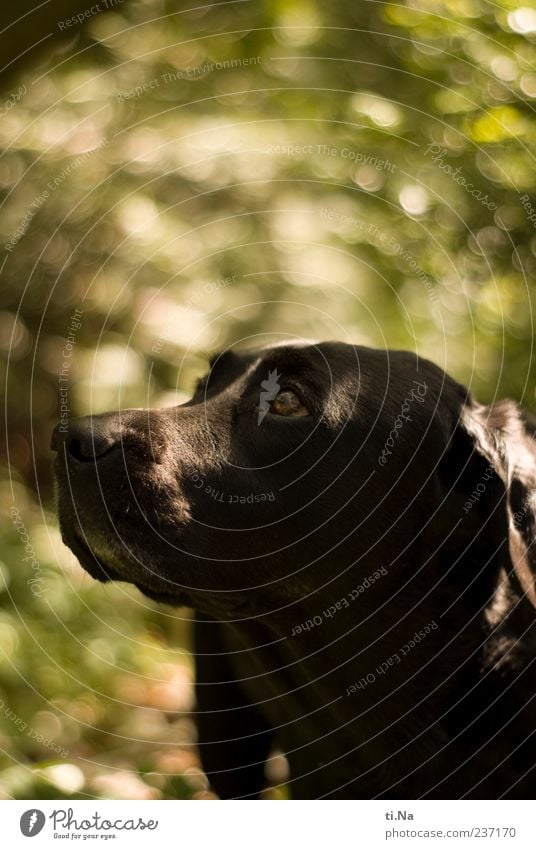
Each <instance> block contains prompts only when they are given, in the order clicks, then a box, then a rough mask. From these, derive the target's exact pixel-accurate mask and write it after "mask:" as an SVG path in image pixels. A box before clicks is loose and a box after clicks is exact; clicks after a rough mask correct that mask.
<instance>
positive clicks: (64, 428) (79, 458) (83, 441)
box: [50, 416, 118, 463]
mask: <svg viewBox="0 0 536 849" xmlns="http://www.w3.org/2000/svg"><path fill="white" fill-rule="evenodd" d="M117 443H118V440H117V439H116V438H115V437H114V436H113V435H112V434H111V433H110V431H109V429H108V428H107V426H106V423H105V422H104V421H99V419H98V418H94V417H92V416H86V417H84V418H81V419H73V420H72V421H71V422H69V424H68V425H64V424H62V423H60V424H59V425H57V426H56V427H55V428H54V431H53V433H52V439H51V441H50V447H51V449H52V451H58V452H59V451H64V452H65V453H66V454H67V455H68V457H69V459H72V460H75V461H76V462H77V463H89V462H95V461H97V460H100V458H101V457H104V455H105V454H108V452H109V451H110V450H111V449H112V448H113V447H114V445H116V444H117Z"/></svg>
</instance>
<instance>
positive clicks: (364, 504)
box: [52, 342, 536, 615]
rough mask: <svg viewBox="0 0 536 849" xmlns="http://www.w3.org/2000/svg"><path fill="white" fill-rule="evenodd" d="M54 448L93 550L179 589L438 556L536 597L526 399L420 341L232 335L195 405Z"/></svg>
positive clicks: (256, 593)
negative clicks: (466, 379) (467, 385)
mask: <svg viewBox="0 0 536 849" xmlns="http://www.w3.org/2000/svg"><path fill="white" fill-rule="evenodd" d="M52 447H53V449H54V450H55V451H56V452H57V456H56V461H55V462H56V475H57V482H58V504H59V515H60V525H61V530H62V535H63V538H64V540H65V542H66V544H67V545H68V546H69V547H70V548H71V549H72V550H73V552H74V553H75V555H76V556H77V557H78V559H79V560H80V562H81V564H82V566H83V567H84V568H85V569H86V570H87V571H88V572H89V573H90V574H91V575H93V576H94V577H95V578H97V579H99V580H102V581H106V580H123V581H129V582H131V583H134V584H135V585H136V586H138V587H139V589H140V590H142V591H143V592H144V593H145V594H147V595H148V596H150V597H152V598H155V599H158V600H161V601H167V602H169V603H170V604H189V605H193V606H197V607H199V608H200V609H204V610H206V611H207V612H209V613H216V614H218V615H226V614H227V613H229V612H231V613H235V612H236V611H237V610H239V609H241V606H243V605H247V604H250V605H251V607H252V608H254V607H255V605H260V604H261V600H262V604H268V605H269V606H270V605H271V606H273V605H284V604H286V603H287V602H292V600H293V599H296V598H303V597H304V596H305V595H307V594H308V593H313V592H314V591H315V589H317V588H318V587H320V586H321V585H324V584H325V583H326V582H329V581H336V580H339V579H341V576H343V575H350V576H351V578H352V582H353V583H354V584H355V583H357V577H358V576H359V575H361V574H363V575H366V574H369V573H370V571H373V570H374V569H375V568H377V567H378V565H379V564H380V565H383V566H385V568H386V569H388V570H389V571H390V574H392V575H397V576H399V577H398V578H397V580H400V581H402V580H406V579H407V577H408V570H415V571H416V572H417V571H418V572H419V573H422V574H426V575H428V576H429V580H430V581H434V580H436V578H437V576H435V575H434V574H433V569H432V568H431V567H427V564H428V563H429V562H433V563H434V564H435V565H434V567H433V568H434V569H435V568H436V567H437V564H440V567H439V568H440V569H441V570H442V577H441V580H450V578H445V577H444V575H445V574H447V573H448V574H449V575H451V577H452V581H454V583H456V585H457V584H458V583H459V582H461V583H462V584H464V583H465V584H466V585H467V586H471V585H472V584H473V583H474V582H476V583H475V586H478V587H479V588H480V589H479V592H484V593H485V592H487V591H491V588H492V582H493V581H496V579H497V576H498V574H499V571H500V570H501V569H504V570H506V572H507V573H508V574H512V575H513V576H514V581H515V584H516V587H517V589H518V590H519V592H520V593H521V594H523V595H526V596H527V597H528V598H529V599H530V601H531V602H532V603H534V604H535V605H536V596H535V595H534V579H533V574H534V554H533V553H532V550H531V548H530V546H531V543H532V540H533V538H534V501H533V495H534V485H535V457H534V442H533V440H532V439H531V437H530V435H529V433H528V430H527V427H526V425H525V423H524V420H523V418H522V415H521V413H520V412H519V411H518V409H517V407H516V406H515V405H514V404H512V403H510V402H507V403H505V404H501V405H497V406H495V407H491V408H485V407H481V406H480V405H478V404H477V403H476V402H475V401H473V399H472V398H471V397H470V395H469V393H468V392H467V390H466V389H464V388H463V387H462V386H460V385H459V384H458V383H456V382H455V381H454V380H452V379H451V378H449V377H448V376H447V375H446V374H445V373H444V372H443V371H442V370H441V369H439V368H437V367H436V366H434V365H433V364H432V363H430V362H428V361H426V360H422V359H420V358H418V357H417V356H416V355H414V354H411V353H407V352H403V351H383V350H373V349H369V348H364V347H359V346H352V345H347V344H342V343H337V342H327V343H320V344H301V345H281V346H272V347H267V348H263V349H258V350H247V351H242V352H238V353H235V352H232V351H229V352H226V353H224V354H221V355H218V356H216V357H214V358H213V360H212V361H211V367H210V371H209V373H208V374H207V375H206V376H205V377H204V378H203V379H202V380H200V381H199V383H198V385H197V388H196V390H195V392H194V395H193V397H192V399H191V400H190V401H189V402H188V403H186V404H183V405H181V406H178V407H174V408H167V409H160V410H157V409H148V410H123V411H118V412H114V413H107V414H103V415H97V416H92V417H86V418H81V419H73V420H72V421H71V422H70V423H69V424H68V425H66V426H63V425H59V426H58V427H57V428H56V430H55V432H54V435H53V442H52ZM482 486H484V489H482ZM469 505H470V506H469ZM468 563H471V564H473V565H471V566H470V569H471V570H473V572H472V573H471V572H468V571H467V569H468V567H467V564H468Z"/></svg>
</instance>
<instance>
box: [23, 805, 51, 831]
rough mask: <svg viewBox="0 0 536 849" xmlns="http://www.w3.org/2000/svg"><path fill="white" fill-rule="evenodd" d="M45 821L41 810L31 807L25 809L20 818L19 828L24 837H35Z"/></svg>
mask: <svg viewBox="0 0 536 849" xmlns="http://www.w3.org/2000/svg"><path fill="white" fill-rule="evenodd" d="M45 821H46V817H45V815H44V813H43V811H39V810H37V809H36V808H32V809H31V810H29V811H25V812H24V813H23V815H22V816H21V818H20V830H21V831H22V833H23V834H24V836H25V837H35V835H36V834H39V832H40V831H41V829H42V828H43V826H44V824H45Z"/></svg>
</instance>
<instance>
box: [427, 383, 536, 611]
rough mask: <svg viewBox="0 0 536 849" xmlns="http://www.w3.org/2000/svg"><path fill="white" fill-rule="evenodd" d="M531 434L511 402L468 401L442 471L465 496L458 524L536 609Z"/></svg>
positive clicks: (535, 451)
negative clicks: (496, 561)
mask: <svg viewBox="0 0 536 849" xmlns="http://www.w3.org/2000/svg"><path fill="white" fill-rule="evenodd" d="M533 433H534V428H532V432H531V426H530V424H529V421H528V418H527V416H526V415H525V414H524V413H523V412H522V411H521V410H520V408H519V407H518V406H517V404H515V403H514V402H512V401H502V402H500V403H498V404H494V405H492V406H489V407H486V406H483V405H481V404H478V403H477V402H476V401H474V400H473V399H472V398H471V397H470V396H469V397H468V398H467V399H466V403H465V404H464V406H463V408H462V413H461V416H460V419H459V421H458V426H457V428H456V432H455V433H454V435H453V438H452V443H451V448H450V449H449V450H448V451H447V452H446V455H445V456H444V458H443V461H442V465H443V469H444V471H445V463H446V464H448V471H447V474H448V476H449V477H450V478H451V481H452V482H453V483H454V481H453V476H454V475H456V473H458V477H457V479H456V482H455V483H454V486H455V487H456V489H458V492H459V493H460V494H461V495H462V498H463V497H464V496H465V503H464V504H463V506H462V509H461V516H462V520H461V521H462V523H463V522H466V520H467V518H468V517H469V522H468V523H467V525H466V526H467V528H468V529H469V528H470V529H471V530H470V533H472V534H477V535H478V536H480V535H482V534H483V540H484V541H485V545H486V548H487V552H486V554H487V555H488V556H489V557H490V558H492V557H494V553H495V552H497V553H498V559H502V561H503V562H502V563H501V564H500V565H502V566H503V567H504V568H505V569H506V571H507V573H508V575H509V578H510V580H511V582H512V584H513V586H514V588H515V589H516V590H517V592H518V593H519V594H521V595H522V596H525V597H526V599H527V600H528V601H530V603H531V604H532V606H533V607H534V608H535V609H536V515H535V508H536V440H535V439H534V436H533ZM453 451H454V453H455V454H456V455H457V456H456V462H455V463H453V462H452V460H453V456H452V454H453ZM460 461H461V463H462V464H463V465H462V469H461V470H460ZM506 542H507V545H506ZM481 544H482V540H481ZM495 559H497V558H495ZM508 560H509V562H508Z"/></svg>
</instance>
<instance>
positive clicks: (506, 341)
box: [0, 0, 536, 798]
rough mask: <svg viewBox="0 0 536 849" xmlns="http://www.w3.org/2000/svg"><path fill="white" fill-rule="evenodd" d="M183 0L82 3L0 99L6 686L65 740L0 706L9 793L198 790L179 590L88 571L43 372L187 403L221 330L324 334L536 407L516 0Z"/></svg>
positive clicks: (529, 100)
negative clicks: (105, 5) (138, 585)
mask: <svg viewBox="0 0 536 849" xmlns="http://www.w3.org/2000/svg"><path fill="white" fill-rule="evenodd" d="M177 7H178V4H176V3H172V2H169V3H164V2H163V0H144V2H137V0H131V2H125V3H123V4H121V5H120V6H118V7H117V9H116V11H113V12H108V13H107V14H106V15H100V16H99V15H95V16H93V17H92V18H90V19H89V20H88V21H87V23H86V24H85V25H84V29H83V31H82V28H81V27H77V26H75V27H73V28H72V35H73V42H72V44H71V48H70V50H69V52H68V53H65V52H64V53H62V54H61V55H59V56H58V57H56V58H54V59H52V60H51V61H50V62H49V63H48V67H47V68H45V69H38V68H34V69H32V68H29V69H28V70H27V73H26V75H25V76H24V78H21V79H20V84H21V86H25V93H23V94H22V95H21V96H20V97H19V98H18V99H17V100H16V103H15V105H14V106H13V108H9V109H8V110H6V109H4V111H3V112H2V120H1V121H0V146H1V148H2V154H1V156H0V192H1V196H2V208H3V215H2V218H1V220H0V244H1V245H3V250H2V253H3V255H4V260H5V263H4V266H3V268H2V274H1V276H2V286H1V288H0V345H1V346H2V348H3V350H4V352H5V355H6V357H5V364H4V365H3V368H4V369H5V376H6V387H7V401H8V420H7V425H8V438H9V443H8V450H9V453H8V464H9V466H8V471H6V473H5V478H6V483H5V484H4V489H3V490H2V500H3V506H5V508H6V510H7V511H9V510H10V509H11V505H12V503H14V504H15V506H16V508H17V509H18V510H19V511H20V514H21V516H22V519H23V522H24V525H25V527H26V529H27V531H28V535H29V539H30V540H31V543H32V545H33V546H34V548H35V552H36V557H37V560H38V561H39V564H40V569H41V571H42V587H43V589H42V593H41V594H35V593H33V592H32V590H31V586H34V587H35V586H36V585H35V584H33V585H31V584H29V583H28V581H29V580H30V579H31V578H32V577H34V578H35V569H32V566H31V565H30V563H29V562H24V561H23V560H22V557H23V556H24V545H23V544H22V543H21V538H20V531H17V530H16V529H15V528H13V527H8V528H7V530H6V533H5V535H4V536H3V539H2V542H3V547H2V559H3V564H4V565H3V566H2V575H3V576H4V585H3V592H2V600H3V605H2V613H0V644H1V646H2V653H1V654H0V699H2V700H3V701H4V703H5V705H6V706H7V707H8V708H9V710H10V711H12V712H13V713H14V715H15V716H16V717H18V718H20V719H21V723H19V726H22V724H23V723H26V724H27V726H28V728H32V729H35V732H36V734H41V736H43V737H46V738H50V739H51V740H53V741H54V743H55V744H57V745H58V746H59V747H60V748H61V749H62V751H66V752H67V755H66V757H65V758H62V757H61V755H60V756H59V757H56V758H55V760H54V761H53V762H52V759H51V752H52V750H51V748H50V746H47V745H43V744H40V743H39V742H37V740H36V739H35V737H32V736H30V734H29V732H28V730H26V731H21V730H20V727H17V725H16V720H14V719H12V718H9V716H7V715H6V714H5V708H4V709H3V710H2V711H0V742H1V746H2V749H3V750H4V752H5V755H4V758H5V768H4V769H3V770H0V791H1V792H2V793H4V794H5V795H14V796H16V797H18V798H28V797H32V796H43V797H45V796H47V795H50V794H52V795H54V794H59V795H61V794H62V793H63V794H64V795H65V797H73V796H75V795H76V794H77V793H80V794H81V795H84V794H88V793H89V794H93V795H99V794H100V795H103V796H108V795H114V794H116V793H117V794H119V795H121V794H123V795H127V796H129V795H130V796H136V795H138V796H139V797H143V795H144V794H146V795H151V794H152V795H154V796H156V797H160V796H163V797H166V796H179V797H183V796H188V795H191V794H192V793H195V792H202V789H203V784H202V780H201V779H200V778H199V774H198V772H197V769H198V764H197V761H196V759H195V756H194V754H193V753H192V751H191V743H192V740H193V731H192V726H191V722H190V719H189V717H188V710H189V709H190V706H191V705H190V703H189V701H188V700H189V698H191V693H190V691H189V689H188V686H187V683H188V680H189V677H188V676H190V677H191V661H190V659H189V657H188V655H187V653H185V651H184V650H183V649H182V648H181V647H182V646H187V629H186V626H185V624H184V622H183V621H182V619H181V617H182V616H183V612H182V611H162V610H160V611H157V610H154V609H151V608H148V607H147V605H145V604H142V603H141V602H140V597H139V596H138V595H137V593H136V592H135V591H131V590H128V589H125V588H124V587H106V588H103V587H101V586H98V585H94V584H93V583H92V582H91V581H90V579H89V578H86V577H84V576H82V575H81V573H80V570H79V569H78V567H77V566H76V564H75V562H74V560H73V559H72V558H71V557H70V555H69V554H68V553H67V552H66V551H65V549H64V548H63V547H62V546H61V543H60V541H59V539H58V533H57V530H56V528H55V520H54V517H53V510H52V503H51V476H50V471H49V469H50V465H49V464H50V455H49V453H48V439H49V433H50V430H51V428H52V426H53V424H54V422H55V421H56V420H57V418H58V415H59V386H60V384H59V380H58V377H59V375H60V374H61V373H62V370H64V372H65V376H66V378H67V385H68V399H67V404H68V408H69V413H70V414H72V415H77V414H81V413H85V412H88V411H89V410H91V411H93V412H98V411H101V410H105V409H109V408H112V407H116V406H118V405H121V406H147V405H148V404H155V405H157V404H162V403H173V402H177V400H179V401H180V400H182V399H183V398H185V397H186V394H187V393H188V391H189V390H190V389H191V387H192V384H193V381H194V378H195V377H196V376H197V375H198V374H199V373H200V372H201V370H202V369H203V367H204V364H205V361H206V356H207V353H208V352H209V351H211V350H213V349H217V348H221V347H225V346H227V345H232V344H237V343H238V344H242V345H252V344H256V343H263V342H266V341H270V340H279V339H287V338H294V337H296V336H298V337H302V336H304V337H323V338H328V337H330V338H341V339H346V340H351V341H355V342H360V343H363V344H371V345H376V346H388V347H407V348H411V349H416V350H418V351H419V352H420V353H421V354H422V355H423V356H426V357H429V358H431V359H434V360H435V361H436V362H438V363H439V364H440V365H442V366H443V367H445V368H446V369H447V370H448V371H449V372H450V373H452V374H453V375H454V376H456V377H457V378H458V379H459V380H461V381H462V382H465V383H467V384H469V385H470V386H471V388H472V389H473V390H474V391H475V393H476V394H477V395H478V396H479V397H480V398H482V400H491V399H492V398H493V397H494V396H496V395H497V396H503V395H511V396H512V397H515V398H517V399H518V400H520V401H522V402H523V403H524V404H525V405H526V406H528V407H534V406H535V398H534V391H533V387H534V376H535V375H534V366H533V362H532V357H531V353H532V341H533V328H532V321H533V310H532V298H533V291H532V287H533V283H532V281H533V278H534V273H535V270H536V230H535V227H536V197H535V195H534V188H535V182H536V177H535V173H536V171H535V168H534V150H535V142H536V120H535V116H534V106H533V104H534V98H535V97H536V69H535V67H534V43H535V40H536V24H535V21H534V18H535V13H534V11H533V10H531V9H530V8H528V7H523V8H518V7H517V6H516V5H515V3H514V2H511V0H501V1H500V2H498V3H494V4H491V3H486V2H483V0H444V2H440V0H437V2H434V3H430V2H428V0H415V2H412V3H411V4H378V3H359V4H355V3H352V2H350V0H337V2H334V3H331V4H327V5H325V4H321V3H318V2H317V3H315V2H312V0H285V2H283V0H277V2H258V3H257V2H244V3H229V4H227V3H225V4H221V5H219V6H214V7H210V6H206V7H202V8H197V9H194V10H192V11H189V12H188V11H186V12H183V11H178V9H177ZM77 38H80V40H79V41H77ZM21 91H22V89H21ZM6 97H7V96H6ZM0 106H1V104H0ZM75 310H79V311H81V313H79V315H80V321H79V322H78V324H76V323H73V318H72V316H73V314H75V313H74V311H75ZM69 346H70V347H69ZM8 476H9V477H10V478H11V479H13V480H14V481H15V490H14V491H15V500H14V502H13V501H12V492H11V488H10V485H9V483H7V481H8ZM36 493H37V496H38V498H37V502H36V501H35V494H36ZM41 505H43V506H42V507H41ZM177 670H179V672H177ZM177 675H178V676H179V677H178V678H177ZM181 675H182V676H183V678H184V682H185V683H184V684H183V683H181V681H182V679H181V678H180V676H181ZM155 680H157V681H159V682H160V684H159V685H158V686H160V690H159V689H158V686H156V685H155V684H154V681H155ZM166 682H167V684H166ZM155 687H156V695H155V693H154V692H153V690H155ZM166 687H167V689H166ZM189 693H190V695H188V694H189ZM124 703H129V704H133V705H134V706H133V707H132V708H129V709H128V710H127V708H126V707H125V704H124ZM173 705H175V707H173ZM69 768H70V772H69ZM118 770H119V772H117V771H118ZM184 774H186V778H184V777H177V776H181V775H184ZM114 775H115V776H116V779H115V783H114ZM117 775H119V779H117ZM129 782H130V784H129ZM121 787H123V790H121ZM125 788H126V789H125Z"/></svg>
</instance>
